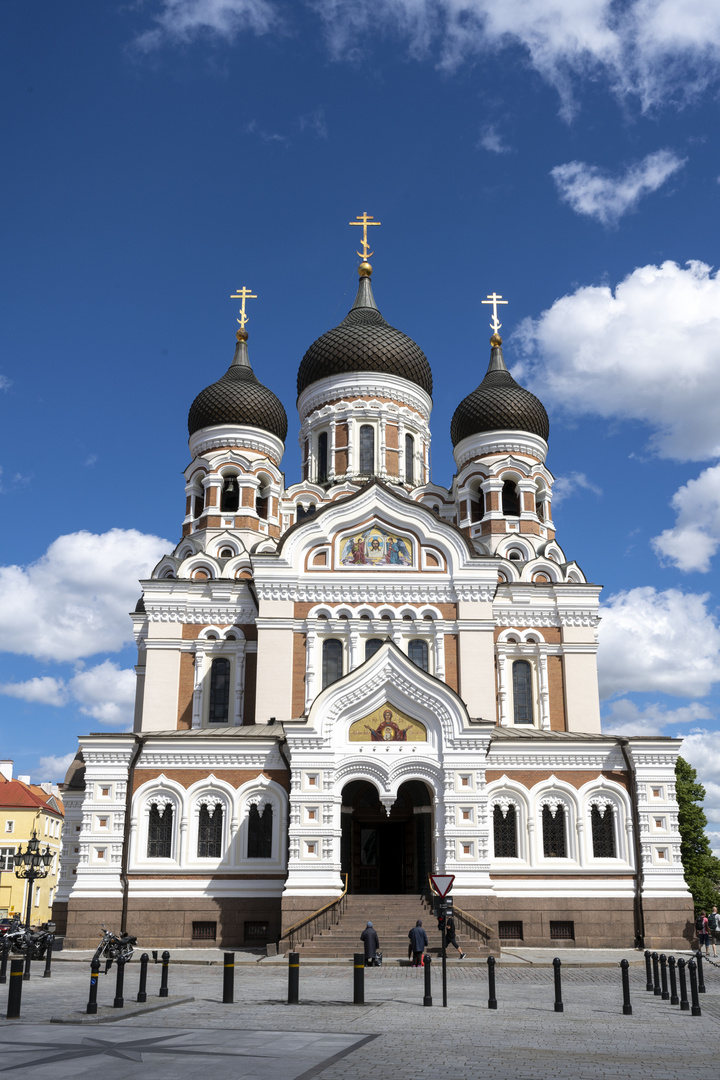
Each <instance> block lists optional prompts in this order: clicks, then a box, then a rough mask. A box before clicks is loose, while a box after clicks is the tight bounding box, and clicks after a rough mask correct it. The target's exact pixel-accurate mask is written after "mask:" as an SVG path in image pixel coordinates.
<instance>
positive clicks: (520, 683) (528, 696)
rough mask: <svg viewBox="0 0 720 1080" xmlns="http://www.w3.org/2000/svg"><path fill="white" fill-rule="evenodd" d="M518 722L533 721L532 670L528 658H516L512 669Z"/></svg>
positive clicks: (516, 720)
mask: <svg viewBox="0 0 720 1080" xmlns="http://www.w3.org/2000/svg"><path fill="white" fill-rule="evenodd" d="M512 675H513V705H514V708H515V723H516V724H532V723H533V700H532V699H533V694H532V670H531V668H530V664H529V662H528V661H527V660H516V661H515V663H514V664H513V669H512Z"/></svg>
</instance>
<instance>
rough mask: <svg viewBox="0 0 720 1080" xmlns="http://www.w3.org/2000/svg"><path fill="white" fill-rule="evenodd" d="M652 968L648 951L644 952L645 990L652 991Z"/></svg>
mask: <svg viewBox="0 0 720 1080" xmlns="http://www.w3.org/2000/svg"><path fill="white" fill-rule="evenodd" d="M652 988H653V981H652V968H651V967H650V950H649V949H646V950H645V989H646V990H652Z"/></svg>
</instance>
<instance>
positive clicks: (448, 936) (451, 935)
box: [441, 915, 467, 960]
mask: <svg viewBox="0 0 720 1080" xmlns="http://www.w3.org/2000/svg"><path fill="white" fill-rule="evenodd" d="M441 929H442V927H441ZM448 945H454V946H455V948H456V949H457V951H458V952H459V953H460V956H459V959H460V960H464V959H465V957H466V956H467V953H464V952H463V951H462V949H461V948H460V946H459V945H458V943H457V938H456V937H455V920H454V919H453V917H452V915H448V917H447V919H446V920H445V948H447V947H448Z"/></svg>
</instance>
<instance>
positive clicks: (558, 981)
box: [553, 956, 564, 1012]
mask: <svg viewBox="0 0 720 1080" xmlns="http://www.w3.org/2000/svg"><path fill="white" fill-rule="evenodd" d="M561 967H562V960H561V959H560V957H559V956H556V957H555V959H554V960H553V968H554V969H555V1012H562V1011H563V1009H564V1006H563V1000H562V976H561V974H560V968H561Z"/></svg>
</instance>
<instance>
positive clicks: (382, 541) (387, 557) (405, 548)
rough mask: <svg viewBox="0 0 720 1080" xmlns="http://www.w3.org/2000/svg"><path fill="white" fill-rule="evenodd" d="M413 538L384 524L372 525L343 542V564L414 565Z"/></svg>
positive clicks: (376, 566) (341, 561)
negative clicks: (399, 533) (391, 530)
mask: <svg viewBox="0 0 720 1080" xmlns="http://www.w3.org/2000/svg"><path fill="white" fill-rule="evenodd" d="M412 550H413V545H412V540H411V539H410V537H409V536H399V535H398V534H397V533H396V532H390V531H389V530H388V529H385V528H383V526H382V525H370V526H368V527H367V528H365V529H363V530H362V532H358V533H356V534H355V535H354V536H347V537H346V538H345V539H344V540H343V541H342V542H341V548H340V565H341V566H353V567H355V566H374V567H375V568H379V567H383V566H393V567H395V568H397V567H398V566H412V561H413V559H412Z"/></svg>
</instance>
